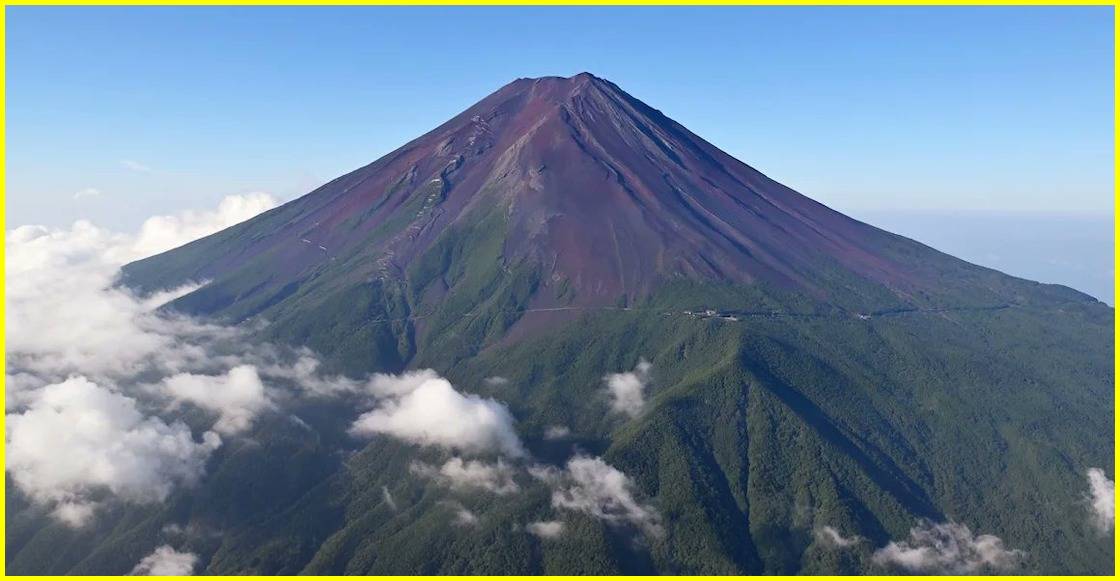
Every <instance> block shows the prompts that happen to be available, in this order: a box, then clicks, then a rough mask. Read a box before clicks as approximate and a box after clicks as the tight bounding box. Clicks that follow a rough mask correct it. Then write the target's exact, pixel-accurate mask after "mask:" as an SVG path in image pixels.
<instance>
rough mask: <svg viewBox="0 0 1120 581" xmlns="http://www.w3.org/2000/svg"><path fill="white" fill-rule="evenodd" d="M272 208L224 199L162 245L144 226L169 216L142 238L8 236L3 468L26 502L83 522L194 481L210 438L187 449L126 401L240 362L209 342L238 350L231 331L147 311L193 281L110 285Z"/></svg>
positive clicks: (179, 225)
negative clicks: (150, 287)
mask: <svg viewBox="0 0 1120 581" xmlns="http://www.w3.org/2000/svg"><path fill="white" fill-rule="evenodd" d="M274 203H275V202H274V201H271V198H269V197H268V196H264V195H252V196H244V197H242V196H234V197H231V198H227V199H226V200H224V201H223V203H222V205H221V206H220V207H219V208H218V210H217V211H214V212H186V213H184V214H182V215H180V216H178V217H176V218H174V219H173V220H171V222H172V223H173V224H174V225H175V227H176V229H175V230H174V232H165V233H162V234H160V235H157V234H155V233H153V229H155V228H157V226H158V225H159V224H160V223H161V220H162V223H167V220H166V219H165V218H166V217H164V218H161V219H157V220H156V221H155V222H153V221H149V222H147V223H146V224H145V228H144V230H145V232H142V233H141V234H140V235H129V234H121V233H114V232H111V231H109V230H106V229H103V228H98V227H97V226H95V225H93V224H91V223H89V222H86V221H78V222H75V223H74V224H73V226H71V227H70V228H68V229H61V228H46V227H43V226H20V227H18V228H15V229H14V230H10V231H8V232H7V233H6V236H5V238H6V247H5V280H6V294H5V301H6V306H7V311H6V312H7V315H8V318H7V326H6V329H5V331H6V336H7V353H6V358H7V371H8V375H7V376H6V395H7V401H6V403H7V412H8V413H9V415H8V418H9V425H8V432H7V442H8V463H7V470H8V472H9V474H10V475H11V477H12V481H13V482H14V483H15V484H16V485H17V486H19V487H20V489H21V490H23V491H24V492H26V493H27V494H28V495H29V496H30V497H31V498H32V500H34V501H36V502H39V503H42V504H45V505H47V506H49V507H52V508H53V511H54V515H55V516H56V517H57V518H59V519H60V520H63V521H64V522H67V523H70V524H73V525H80V524H82V523H84V522H86V521H88V520H89V519H90V518H91V517H92V516H93V514H94V511H95V509H96V508H97V506H98V505H99V504H100V503H104V502H109V501H112V500H114V499H120V500H124V501H130V502H155V501H159V500H162V499H163V498H164V497H166V496H167V494H169V492H170V490H171V488H172V487H173V486H175V485H177V484H182V483H190V482H193V481H194V480H195V479H196V478H197V477H198V476H199V475H200V474H201V472H202V467H203V465H204V462H205V460H206V458H207V457H208V456H209V454H210V452H211V451H212V450H213V449H214V448H216V447H217V446H218V445H219V442H220V438H219V437H218V435H217V434H216V433H213V432H208V433H207V434H205V437H204V439H203V441H202V442H196V441H195V440H194V439H193V438H192V434H191V432H190V430H189V429H187V427H186V426H185V425H183V424H181V423H170V424H168V423H166V422H164V421H163V420H161V419H159V418H156V417H148V416H146V415H145V413H144V412H142V411H141V410H142V408H143V407H144V406H141V405H140V403H139V402H138V401H137V399H136V398H137V397H141V396H149V397H150V396H152V395H153V394H152V393H148V392H145V391H144V390H143V389H142V388H141V387H140V386H141V384H144V383H152V384H159V383H160V382H161V378H162V377H166V376H168V375H173V374H176V373H184V372H193V371H206V372H208V373H209V372H213V371H218V372H220V371H221V368H222V367H223V366H229V367H232V366H233V365H235V364H237V363H238V361H239V359H240V357H241V355H240V354H239V355H237V356H234V357H222V356H220V355H218V354H217V353H216V351H215V345H217V344H225V343H229V344H231V345H234V346H235V348H231V349H232V351H231V352H233V351H236V349H242V350H243V349H245V347H244V346H240V345H239V344H238V342H236V341H234V340H233V339H235V338H236V337H239V336H240V335H241V333H242V332H241V331H240V330H236V329H232V328H228V327H222V326H217V325H211V324H204V323H200V322H197V321H193V320H190V319H188V318H185V317H181V316H173V315H167V314H161V313H157V312H156V308H157V307H158V306H160V305H161V304H163V303H165V302H166V301H168V300H170V299H172V298H175V297H177V296H179V295H181V294H184V293H186V292H189V291H190V290H192V289H193V288H197V286H198V285H191V286H187V287H184V288H181V289H173V290H170V291H166V292H161V293H155V294H154V295H152V296H150V297H147V298H141V297H137V296H135V295H133V294H132V293H130V292H129V291H127V290H126V289H122V288H120V287H117V286H115V284H116V277H117V275H118V270H119V268H120V266H121V265H123V264H125V263H127V262H129V261H132V260H136V259H139V258H143V257H145V256H147V255H149V254H150V253H152V252H155V251H158V250H161V249H163V248H162V247H163V246H167V245H172V246H174V245H178V244H181V243H183V242H186V241H187V238H189V237H193V236H204V235H207V234H210V233H212V232H214V231H216V230H217V229H220V228H222V227H225V226H227V225H229V224H231V223H233V222H235V221H240V220H242V219H245V218H247V217H249V215H251V214H252V213H254V212H256V211H257V210H260V209H263V208H264V207H266V206H271V205H274ZM179 395H180V396H181V397H184V398H185V397H187V396H188V395H190V394H187V393H185V392H184V393H181V394H179ZM214 395H215V397H218V398H226V399H223V400H222V403H223V404H238V405H242V406H244V405H246V402H247V401H248V400H246V399H244V397H245V395H246V393H245V392H238V393H236V394H230V393H220V394H214ZM235 395H236V396H238V397H240V398H241V399H238V398H237V397H234V396H235ZM200 401H201V400H200ZM155 403H160V402H149V404H155ZM233 411H234V413H233V414H232V415H231V414H230V413H228V412H226V410H225V409H223V410H222V412H226V413H225V416H224V417H223V418H221V419H220V420H219V423H220V424H221V425H220V426H219V428H220V429H223V430H225V429H226V428H227V427H229V426H233V425H235V424H236V423H237V421H239V420H238V417H237V415H236V413H239V412H238V410H233ZM94 499H97V500H96V501H95V500H94Z"/></svg>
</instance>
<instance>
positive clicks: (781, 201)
mask: <svg viewBox="0 0 1120 581" xmlns="http://www.w3.org/2000/svg"><path fill="white" fill-rule="evenodd" d="M124 272H125V282H126V283H127V284H129V285H131V286H134V287H137V288H140V289H146V290H151V289H155V288H163V287H169V286H173V285H176V284H180V283H182V282H185V281H192V280H193V281H203V280H205V281H210V283H209V284H208V285H207V286H205V287H204V288H202V289H201V290H199V291H197V292H196V293H194V294H192V295H189V296H187V297H185V298H184V299H182V300H180V301H179V302H178V304H177V305H176V306H177V307H178V308H180V309H183V310H187V311H191V312H195V313H199V314H208V315H220V316H225V317H227V318H229V319H231V320H243V319H245V318H248V317H251V316H255V315H263V316H265V317H266V318H268V319H269V320H271V321H274V322H277V321H285V320H290V319H292V318H299V317H301V316H302V314H303V313H306V312H308V311H309V310H310V311H315V310H319V311H322V310H324V309H325V310H328V311H329V310H330V309H331V305H333V304H336V303H338V302H339V301H341V302H342V303H345V304H348V305H355V304H357V305H362V308H364V309H365V310H366V312H365V315H364V316H365V318H366V319H367V320H374V321H378V320H385V321H388V320H397V319H400V320H402V321H404V322H405V323H404V325H403V327H408V329H407V331H408V332H409V333H411V332H413V331H416V332H419V333H420V334H424V333H425V332H427V331H430V330H433V329H437V328H440V325H441V322H440V321H439V320H438V319H439V318H440V316H442V317H444V318H445V319H446V320H444V321H443V322H442V324H444V325H448V324H451V318H452V317H461V316H462V315H466V314H469V315H471V316H473V317H476V318H478V317H482V318H483V319H484V320H482V321H481V322H476V323H474V324H475V326H476V327H479V328H478V329H476V331H477V332H476V333H474V334H475V335H478V336H479V337H480V338H490V339H493V338H495V337H496V336H499V335H502V334H503V333H504V332H505V331H506V330H507V329H508V328H509V327H511V326H513V325H514V324H515V323H516V322H517V319H519V318H520V317H519V315H518V313H524V312H525V311H526V310H529V311H536V310H540V309H557V308H563V309H573V312H578V310H579V309H586V308H619V307H636V306H641V305H643V304H651V301H653V300H654V299H655V298H656V297H662V298H665V300H662V301H660V302H658V303H657V304H658V305H660V306H667V305H668V306H672V307H719V308H734V309H746V310H750V309H754V308H766V309H775V308H777V307H775V303H774V300H773V298H774V297H779V296H780V297H782V298H781V299H780V300H778V303H781V306H782V308H789V307H790V305H797V306H798V308H816V309H819V308H824V307H827V308H831V309H839V310H843V311H846V312H852V313H855V312H860V313H862V312H877V311H888V310H889V311H896V310H906V309H940V308H995V307H1002V306H1007V305H1009V304H1019V303H1030V302H1039V301H1042V302H1061V301H1070V300H1072V301H1076V302H1081V301H1089V300H1091V299H1089V298H1088V297H1086V296H1084V295H1081V294H1079V293H1076V292H1074V291H1071V290H1069V289H1065V288H1062V287H1053V286H1045V285H1038V284H1035V283H1031V282H1028V281H1022V280H1018V279H1013V278H1011V277H1008V276H1005V275H1002V274H1000V273H998V272H995V271H991V270H988V269H984V268H981V267H977V266H975V265H971V264H968V263H965V262H963V261H960V260H957V259H955V258H952V257H950V256H947V255H944V254H941V253H939V252H936V251H934V250H932V249H930V248H927V247H925V246H922V245H920V244H918V243H916V242H913V241H911V240H908V239H905V238H902V237H900V236H896V235H893V234H890V233H888V232H884V231H882V230H879V229H877V228H874V227H872V226H869V225H867V224H863V223H861V222H858V221H856V220H853V219H851V218H848V217H846V216H844V215H842V214H840V213H838V212H835V211H833V210H831V209H829V208H827V207H825V206H823V205H821V204H819V203H817V202H814V201H813V200H811V199H809V198H807V197H805V196H802V195H801V194H798V193H797V192H795V191H793V190H791V189H789V188H787V187H785V186H782V185H781V184H779V183H777V182H775V181H773V180H771V179H769V178H768V177H766V176H764V175H763V174H761V173H760V172H758V171H757V170H755V169H753V168H751V167H750V166H747V165H746V164H744V163H742V162H740V161H738V160H736V159H735V158H733V157H731V156H730V155H728V154H726V153H724V152H723V151H720V150H719V149H718V148H716V147H715V146H713V145H711V144H709V143H707V142H706V141H704V140H703V139H701V138H700V137H698V136H696V135H694V134H693V133H691V132H690V131H688V130H687V129H686V128H684V127H682V126H681V125H680V124H678V123H676V122H674V121H673V120H671V119H669V118H668V117H666V116H665V115H663V114H661V113H660V112H659V111H657V110H656V109H653V108H651V107H649V106H647V105H646V104H644V103H642V102H641V101H639V100H637V99H635V98H634V97H632V96H630V95H629V94H627V93H626V92H624V91H623V90H622V89H620V88H619V87H617V86H616V85H614V84H613V83H611V82H609V81H606V80H604V79H600V78H597V77H595V76H592V75H590V74H587V73H582V74H579V75H576V76H574V77H570V78H560V77H544V78H538V79H518V80H516V81H514V82H512V83H510V84H508V85H506V86H505V87H502V88H501V89H499V90H498V91H497V92H495V93H493V94H491V95H490V96H488V97H486V98H485V99H483V100H481V101H479V102H478V103H477V104H475V105H474V106H472V107H470V108H469V109H467V110H466V111H464V112H463V113H461V114H459V115H458V116H456V117H454V118H453V119H451V120H450V121H448V122H446V123H444V124H443V125H441V126H440V127H438V128H436V129H434V130H432V131H431V132H429V133H427V134H425V135H423V136H421V137H420V138H418V139H416V140H414V141H412V142H410V143H408V144H407V145H405V146H403V147H401V148H400V149H398V150H396V151H394V152H392V153H390V154H388V155H386V156H385V157H383V158H381V159H379V160H377V161H375V162H373V163H372V164H370V165H368V166H366V167H363V168H361V169H358V170H356V171H354V172H351V173H349V174H347V175H345V176H342V177H340V178H337V179H335V180H333V181H331V182H330V183H327V184H326V185H324V186H322V187H320V188H318V189H317V190H315V191H313V192H311V193H310V194H307V195H306V196H303V197H302V198H299V199H297V200H295V201H293V202H290V203H288V204H286V205H284V206H282V207H280V208H277V209H275V210H273V211H271V212H268V213H266V214H264V215H261V216H259V217H257V218H255V219H253V220H249V221H248V222H245V223H243V224H240V225H238V226H235V227H233V228H230V229H228V230H226V231H223V232H220V233H218V234H215V235H213V236H210V237H208V238H205V239H202V240H199V241H196V242H194V243H192V244H189V245H187V246H184V247H182V248H179V249H176V250H173V251H170V252H168V253H165V254H162V255H159V256H156V257H153V258H149V259H147V260H143V261H140V262H137V263H134V264H132V265H129V266H128V267H126V268H125V271H124ZM711 283H717V284H718V285H720V286H721V288H729V287H735V288H740V287H741V288H748V289H751V291H750V292H749V293H743V292H735V293H732V294H733V295H734V297H735V298H734V299H733V300H731V302H726V301H724V302H720V300H719V297H717V296H714V295H713V296H706V297H699V296H696V294H695V292H692V291H689V294H687V300H684V301H683V302H682V301H681V300H679V299H681V295H680V293H679V292H678V293H675V294H674V293H666V292H665V289H666V288H675V289H679V288H681V287H682V286H683V287H688V288H691V289H695V288H696V287H697V285H700V286H708V287H710V286H711ZM763 295H765V296H766V297H767V299H766V300H763V299H762V298H760V297H762V296H763ZM748 296H749V300H748ZM752 301H753V302H752ZM791 301H792V302H791ZM654 302H657V301H654ZM670 303H671V304H670ZM487 309H489V311H488V312H486V311H487ZM437 311H438V312H439V315H438V316H436V319H437V320H436V321H430V322H420V321H421V320H422V319H425V318H430V317H431V316H432V314H433V313H436V312H437ZM561 316H564V317H567V316H568V315H561ZM572 316H575V315H572ZM358 323H359V322H358V321H350V322H349V323H347V325H350V326H353V325H355V324H358ZM307 325H313V323H306V324H303V323H300V324H296V325H295V327H301V330H298V331H292V330H291V329H292V327H291V326H289V327H287V329H288V330H289V331H291V334H292V336H291V337H289V338H292V339H296V340H300V339H301V338H304V339H307V338H309V337H310V336H312V335H315V332H313V331H312V330H310V329H309V328H307ZM335 326H336V327H337V325H335ZM413 326H415V329H413ZM403 327H402V328H398V329H397V330H396V331H394V332H393V333H392V334H393V336H394V337H398V338H399V336H400V335H401V332H402V331H404V330H406V329H404V328H403ZM280 329H281V331H283V329H285V327H284V326H283V325H281V326H280ZM385 340H386V341H388V340H389V338H388V337H385ZM319 346H320V347H322V346H323V345H319ZM405 350H407V349H405ZM402 355H403V354H402Z"/></svg>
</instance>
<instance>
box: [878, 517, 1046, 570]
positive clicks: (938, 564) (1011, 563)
mask: <svg viewBox="0 0 1120 581" xmlns="http://www.w3.org/2000/svg"><path fill="white" fill-rule="evenodd" d="M1024 557H1025V553H1023V552H1022V551H1019V550H1015V549H1008V548H1007V547H1005V546H1004V544H1003V540H1001V539H1000V538H999V537H997V536H994V535H974V534H973V533H972V531H971V530H969V528H968V527H967V526H965V525H963V524H960V523H955V522H944V523H934V522H930V521H922V522H921V523H919V524H918V526H916V527H913V528H911V529H910V538H908V539H906V540H902V541H892V542H890V543H888V544H887V546H885V547H883V548H881V549H878V550H876V551H875V553H874V554H873V555H872V561H873V562H874V563H876V564H878V565H880V566H883V567H887V568H892V569H901V570H903V571H906V572H909V573H919V574H932V575H939V574H940V575H972V574H976V573H999V572H1007V571H1010V570H1012V569H1015V568H1016V567H1018V566H1019V565H1020V564H1021V563H1022V560H1023V558H1024Z"/></svg>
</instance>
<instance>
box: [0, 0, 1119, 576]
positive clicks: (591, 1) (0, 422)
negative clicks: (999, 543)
mask: <svg viewBox="0 0 1120 581" xmlns="http://www.w3.org/2000/svg"><path fill="white" fill-rule="evenodd" d="M0 3H2V5H3V6H4V8H5V9H4V10H0V56H2V57H3V58H0V134H2V137H0V156H3V158H4V160H5V161H4V165H3V167H0V178H2V179H3V186H0V187H2V188H4V193H5V204H4V205H3V206H0V230H2V231H4V232H7V216H6V209H7V203H6V200H7V198H6V195H7V119H6V116H7V54H6V48H7V7H8V6H526V5H532V6H1112V7H1113V12H1112V17H1113V28H1112V30H1113V33H1112V43H1113V61H1112V67H1113V73H1112V74H1113V93H1112V101H1113V127H1112V133H1113V136H1112V139H1113V158H1114V163H1113V204H1114V205H1113V235H1114V238H1113V278H1114V285H1115V286H1114V294H1113V303H1112V304H1113V305H1114V306H1115V305H1120V277H1118V276H1117V271H1120V254H1118V253H1117V252H1116V251H1117V249H1118V248H1120V247H1118V246H1117V245H1116V242H1117V240H1118V239H1120V225H1118V223H1117V222H1116V208H1115V203H1116V202H1117V201H1120V181H1118V180H1117V177H1116V166H1117V165H1120V140H1117V135H1116V117H1120V101H1118V100H1117V93H1120V67H1118V62H1120V45H1118V44H1117V41H1116V35H1117V33H1118V32H1120V9H1118V8H1117V6H1118V5H1120V0H1074V1H1062V0H1057V1H1054V0H987V1H984V0H934V1H923V0H893V1H892V0H856V1H853V0H698V1H694V2H690V1H687V0H685V1H681V0H524V1H521V0H419V1H413V2H410V1H400V0H396V1H394V0H327V1H325V2H322V3H319V2H313V1H309V0H116V1H112V0H0ZM5 256H6V254H5V255H0V265H3V263H4V260H5ZM0 294H4V296H7V295H6V291H5V280H4V277H0ZM5 306H6V302H5V303H0V327H4V309H5ZM1114 313H1115V307H1114ZM4 328H6V327H4ZM1112 332H1113V345H1114V348H1113V381H1114V382H1115V380H1116V379H1115V378H1116V371H1117V370H1118V369H1120V351H1116V349H1115V345H1116V344H1117V343H1120V327H1118V326H1116V322H1115V317H1114V319H1113V330H1112ZM5 341H6V334H4V333H0V352H2V353H5V354H6V353H7V349H6V346H5ZM0 372H3V373H4V375H3V376H2V377H0V384H3V383H4V380H5V378H6V377H7V361H6V358H4V359H0ZM5 394H6V391H4V392H0V402H2V401H3V400H4V397H5ZM1116 394H1117V391H1116V386H1115V385H1113V422H1114V424H1115V425H1114V428H1113V437H1114V438H1115V434H1116V432H1117V431H1120V422H1118V421H1117V418H1116V410H1115V402H1116ZM5 420H6V417H5V416H3V415H0V429H2V430H3V431H4V432H5V433H7V429H6V421H5ZM1114 446H1115V443H1114ZM1112 462H1113V466H1112V474H1113V478H1116V468H1117V463H1116V454H1115V450H1113V459H1112ZM0 465H6V462H5V460H4V446H0ZM6 489H7V487H6V486H0V537H3V539H4V540H5V543H4V544H0V575H2V576H5V577H6V576H7V573H6V572H5V569H6V566H7V555H6V539H7V536H6V527H7V517H6V515H5V507H6V506H7V505H6V502H5V496H6ZM1118 539H1120V534H1117V533H1116V532H1114V533H1113V544H1114V553H1113V572H1114V574H1116V573H1117V572H1118V571H1117V570H1118V569H1120V550H1117V549H1120V543H1118V542H1117V540H1118ZM43 577H49V576H43ZM253 577H258V578H266V577H264V576H253ZM480 577H483V578H493V577H491V576H480ZM679 577H680V578H687V579H697V580H700V579H705V580H715V579H721V577H715V576H679ZM822 577H825V578H830V577H833V576H822ZM837 577H838V576H837ZM83 578H84V579H95V580H96V579H117V578H119V577H115V576H107V575H97V576H88V577H83ZM177 578H178V579H188V578H189V577H177ZM213 578H217V579H235V578H238V577H233V576H228V575H216V576H213ZM267 578H275V579H299V578H301V577H292V576H277V577H267ZM315 578H317V579H338V580H341V579H348V578H349V577H347V576H340V575H323V576H316V577H315ZM383 578H389V579H412V578H419V577H411V576H407V575H391V576H385V577H383ZM433 578H434V579H476V578H479V577H462V576H448V577H433ZM552 578H559V579H603V580H608V579H620V578H634V577H628V576H617V577H575V576H552ZM769 578H773V579H796V578H797V577H792V576H785V575H780V576H773V577H769ZM863 578H866V579H891V578H893V577H892V576H889V575H868V576H866V577H863ZM945 578H956V579H979V578H993V577H987V576H978V575H951V576H945ZM994 578H1008V579H1012V578H1013V579H1049V578H1078V579H1079V578H1083V576H1077V575H1059V576H1052V577H1044V576H1039V575H1031V576H1002V575H1001V576H995V577H994Z"/></svg>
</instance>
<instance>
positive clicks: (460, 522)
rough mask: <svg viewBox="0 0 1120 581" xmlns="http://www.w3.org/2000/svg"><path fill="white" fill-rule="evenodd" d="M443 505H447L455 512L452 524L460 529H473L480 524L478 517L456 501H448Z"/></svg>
mask: <svg viewBox="0 0 1120 581" xmlns="http://www.w3.org/2000/svg"><path fill="white" fill-rule="evenodd" d="M443 504H445V505H447V506H448V507H450V508H451V510H452V511H454V518H453V520H452V521H451V524H454V525H455V526H460V527H473V526H475V525H477V524H478V515H476V514H475V513H473V512H471V511H469V510H467V507H465V506H463V505H462V504H460V503H458V502H455V501H446V502H443Z"/></svg>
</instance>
